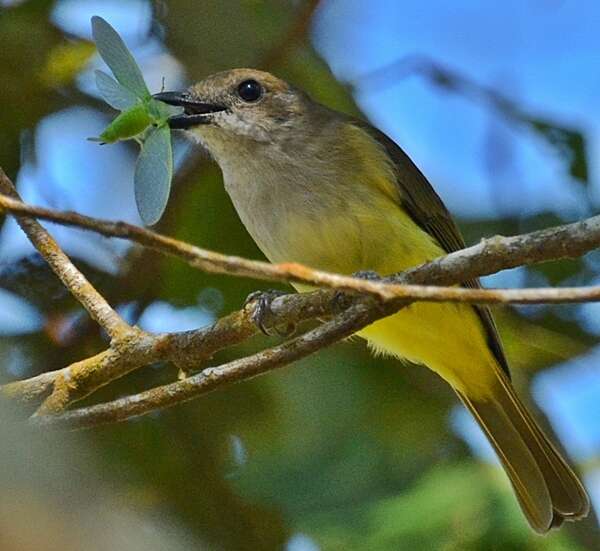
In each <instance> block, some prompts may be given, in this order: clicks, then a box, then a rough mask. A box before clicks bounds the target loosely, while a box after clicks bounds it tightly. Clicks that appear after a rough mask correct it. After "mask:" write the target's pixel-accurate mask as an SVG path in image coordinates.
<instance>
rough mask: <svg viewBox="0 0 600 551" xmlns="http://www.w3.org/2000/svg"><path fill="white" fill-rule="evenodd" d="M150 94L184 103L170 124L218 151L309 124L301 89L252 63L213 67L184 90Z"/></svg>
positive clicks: (286, 137) (290, 133) (281, 139)
mask: <svg viewBox="0 0 600 551" xmlns="http://www.w3.org/2000/svg"><path fill="white" fill-rule="evenodd" d="M154 97H155V98H156V99H158V100H161V101H163V102H165V103H168V104H170V105H177V106H181V107H183V108H184V113H183V114H181V115H177V116H174V117H172V118H171V119H170V120H169V124H170V126H171V128H174V129H178V128H179V129H185V130H187V131H188V132H191V133H192V134H194V135H195V136H196V137H197V138H198V139H199V140H200V141H201V142H202V143H203V144H204V145H205V146H206V147H207V148H208V149H209V150H210V151H211V152H212V153H213V154H215V155H216V156H217V157H219V156H220V154H222V153H224V152H225V151H226V150H228V149H229V150H230V149H231V148H234V149H235V148H239V147H243V146H245V147H246V148H252V147H255V146H260V144H263V145H267V146H269V145H273V146H277V145H282V144H284V143H286V142H289V141H291V140H292V139H293V137H294V136H297V135H298V132H297V130H298V129H300V128H301V127H302V126H304V125H306V124H307V118H308V115H309V114H310V105H311V104H312V102H311V101H310V100H309V99H308V97H307V96H306V94H304V93H303V92H302V91H300V90H298V89H296V88H294V87H292V86H290V85H289V84H288V83H286V82H285V81H283V80H281V79H279V78H277V77H275V76H273V75H271V74H270V73H266V72H264V71H258V70H255V69H233V70H230V71H224V72H221V73H216V74H214V75H211V76H209V77H208V78H206V79H204V80H202V81H200V82H198V83H196V84H194V85H193V86H191V87H190V88H188V89H187V90H185V91H183V92H161V93H159V94H156V95H155V96H154ZM313 105H315V104H313Z"/></svg>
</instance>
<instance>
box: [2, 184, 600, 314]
mask: <svg viewBox="0 0 600 551" xmlns="http://www.w3.org/2000/svg"><path fill="white" fill-rule="evenodd" d="M0 208H4V209H5V210H7V211H8V212H12V213H14V214H16V215H19V214H20V215H28V216H35V217H36V218H40V219H42V220H49V221H52V222H57V223H59V224H63V225H65V226H75V227H79V228H82V229H85V230H90V231H94V232H96V233H99V234H101V235H104V236H105V237H117V238H122V239H128V240H130V241H134V242H136V243H139V244H140V245H143V246H145V247H148V248H150V249H153V250H156V251H158V252H161V253H164V254H168V255H171V256H175V257H177V258H180V259H181V260H184V261H185V262H187V263H188V264H189V265H190V266H192V267H194V268H197V269H200V270H202V271H206V272H212V273H221V274H228V275H233V276H239V277H251V278H255V279H262V280H268V281H278V282H287V283H289V282H291V283H303V284H306V285H311V286H314V287H329V288H333V289H336V290H338V291H346V292H354V293H363V294H369V295H372V296H374V297H377V298H379V299H382V300H384V301H386V300H392V299H395V298H402V299H407V300H423V301H429V302H448V301H452V302H472V303H479V304H484V303H490V304H497V303H520V304H539V303H564V302H590V301H596V300H600V287H598V286H591V287H563V288H558V289H467V288H459V287H441V286H442V285H454V284H456V283H457V282H458V283H461V282H462V281H466V280H469V279H475V278H477V277H480V276H483V275H489V274H493V273H496V272H499V271H501V270H506V269H510V268H515V267H517V266H523V265H529V264H536V263H541V262H548V261H553V260H560V259H565V258H578V257H580V256H582V255H584V254H585V253H587V252H589V251H591V250H594V249H596V248H598V247H600V215H597V216H594V217H591V218H588V219H586V220H581V221H579V222H574V223H572V224H566V225H564V226H556V227H553V228H548V229H544V230H539V231H535V232H531V233H528V234H523V235H517V236H512V237H502V236H496V237H491V238H488V239H484V240H482V241H481V242H480V243H479V244H477V245H473V246H471V247H467V248H465V249H462V250H460V251H456V252H454V253H450V254H448V255H446V256H443V257H440V258H438V259H435V260H433V261H431V262H427V263H425V264H422V265H420V266H416V267H415V268H411V269H409V270H406V271H405V272H402V273H399V274H395V275H393V276H389V277H386V278H382V279H381V281H366V280H362V279H359V278H355V277H351V276H344V275H340V274H333V273H330V272H324V271H321V270H314V269H312V268H309V267H307V266H303V265H301V264H295V263H282V264H270V263H268V262H261V261H257V260H248V259H245V258H240V257H237V256H228V255H224V254H221V253H217V252H214V251H209V250H206V249H202V248H200V247H196V246H194V245H190V244H189V243H186V242H184V241H179V240H177V239H173V238H171V237H167V236H165V235H161V234H159V233H156V232H154V231H152V230H149V229H147V228H142V227H139V226H134V225H132V224H127V223H126V222H112V221H108V220H101V219H98V218H92V217H89V216H83V215H81V214H78V213H75V212H61V211H55V210H51V209H45V208H42V207H34V206H31V205H27V204H25V203H23V202H21V201H17V200H14V199H11V198H10V197H6V196H3V195H0ZM457 273H460V274H461V278H464V279H461V280H460V281H457V280H456V274H457ZM425 283H427V284H428V285H423V284H425Z"/></svg>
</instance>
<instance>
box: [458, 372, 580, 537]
mask: <svg viewBox="0 0 600 551" xmlns="http://www.w3.org/2000/svg"><path fill="white" fill-rule="evenodd" d="M457 394H458V396H459V398H460V399H461V401H462V402H463V403H464V405H465V406H466V407H467V409H468V410H469V411H470V412H471V414H472V415H473V417H474V418H475V420H476V421H477V422H478V423H479V425H480V427H481V429H482V430H483V432H484V433H485V434H486V436H487V437H488V440H489V441H490V443H491V444H492V446H493V448H494V449H495V450H496V453H497V454H498V457H499V459H500V461H501V463H502V465H503V467H504V469H505V471H506V474H507V475H508V478H509V479H510V482H511V484H512V486H513V488H514V490H515V493H516V495H517V498H518V501H519V504H520V505H521V508H522V509H523V512H524V514H525V516H526V517H527V520H528V521H529V524H530V525H531V527H532V528H533V529H534V530H535V531H536V532H538V533H542V534H543V533H545V532H547V531H548V530H550V528H552V527H556V526H560V525H561V524H562V522H563V521H564V520H578V519H581V518H583V517H585V516H586V515H587V514H588V512H589V508H590V504H589V499H588V496H587V494H586V492H585V490H584V488H583V486H582V484H581V482H580V481H579V479H578V478H577V476H576V475H575V473H574V472H573V471H572V470H571V468H570V467H569V466H568V465H567V463H566V461H565V460H564V459H563V458H562V457H561V455H560V454H559V452H558V451H557V450H556V448H555V447H554V446H553V445H552V443H551V442H550V441H549V440H548V438H547V437H546V436H545V435H544V433H543V432H542V429H541V428H540V427H539V426H538V424H537V423H536V422H535V421H534V419H533V418H532V417H531V415H530V414H529V413H528V411H527V410H526V409H525V406H524V405H523V404H522V403H521V401H520V400H519V398H518V397H517V395H516V394H515V391H514V390H513V388H512V386H511V384H510V382H509V381H508V379H507V377H506V376H505V375H504V374H503V373H500V372H499V371H498V384H497V385H496V387H495V388H494V390H493V393H492V398H491V399H488V400H482V399H477V400H474V399H471V398H469V397H468V396H466V395H465V394H463V393H461V392H459V391H457Z"/></svg>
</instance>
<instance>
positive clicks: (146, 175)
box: [134, 125, 173, 226]
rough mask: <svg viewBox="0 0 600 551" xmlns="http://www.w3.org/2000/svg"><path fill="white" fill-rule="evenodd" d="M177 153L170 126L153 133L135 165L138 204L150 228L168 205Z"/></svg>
mask: <svg viewBox="0 0 600 551" xmlns="http://www.w3.org/2000/svg"><path fill="white" fill-rule="evenodd" d="M172 176H173V151H172V149H171V132H170V130H169V127H168V126H166V125H165V126H159V127H158V128H155V129H153V130H151V131H150V133H149V134H148V137H147V138H146V141H145V142H144V145H143V146H142V151H141V153H140V156H139V157H138V160H137V163H136V165H135V176H134V184H135V201H136V203H137V207H138V211H139V213H140V216H141V218H142V221H143V222H144V224H146V225H147V226H151V225H152V224H156V222H158V221H159V219H160V217H161V216H162V213H163V212H164V210H165V207H166V206H167V200H168V199H169V191H170V189H171V177H172Z"/></svg>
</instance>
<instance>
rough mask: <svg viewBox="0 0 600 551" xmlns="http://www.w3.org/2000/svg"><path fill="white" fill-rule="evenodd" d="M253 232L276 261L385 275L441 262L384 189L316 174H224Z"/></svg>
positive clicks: (227, 170)
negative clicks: (435, 259)
mask: <svg viewBox="0 0 600 551" xmlns="http://www.w3.org/2000/svg"><path fill="white" fill-rule="evenodd" d="M222 168H223V174H224V179H225V186H226V189H227V191H228V193H229V195H230V197H231V199H232V201H233V204H234V206H235V208H236V210H237V212H238V214H239V216H240V218H241V220H242V222H243V224H244V225H245V227H246V229H247V230H248V232H249V233H250V235H251V236H252V238H253V239H254V240H255V242H256V243H257V245H258V246H259V247H260V249H261V250H262V251H263V253H264V254H265V256H266V257H267V258H268V259H269V260H270V261H272V262H300V263H302V264H306V265H308V266H311V267H313V268H318V269H322V270H327V271H331V272H337V273H344V274H350V273H353V272H357V271H360V270H375V271H377V272H379V273H382V274H386V273H391V272H394V271H399V270H402V269H404V268H406V267H408V266H412V265H415V264H418V263H420V262H423V261H425V260H428V259H430V258H434V257H435V256H438V255H439V254H441V253H440V249H439V247H438V246H437V245H436V244H434V243H433V241H432V240H431V238H430V237H429V236H428V235H427V234H425V233H424V232H422V231H421V229H420V228H418V227H417V226H416V225H415V224H414V222H413V221H412V220H411V219H410V217H409V216H408V215H407V214H406V213H405V211H404V210H403V209H402V208H401V207H400V204H399V203H398V202H396V201H394V200H393V199H392V198H390V196H389V195H387V194H385V193H382V192H381V191H380V187H378V186H377V185H374V184H373V183H371V182H369V181H365V180H364V179H363V180H361V181H352V180H351V177H352V176H351V175H344V174H343V173H340V174H339V175H338V176H337V177H332V176H330V175H328V173H327V172H326V171H323V170H321V171H319V170H316V171H311V170H310V167H309V168H306V169H302V170H298V171H295V170H294V169H293V167H281V166H268V165H267V166H265V164H264V163H262V164H261V166H260V168H258V167H256V166H253V163H252V161H251V160H248V162H246V163H243V164H239V165H238V166H235V167H228V166H227V165H226V166H224V167H222Z"/></svg>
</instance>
